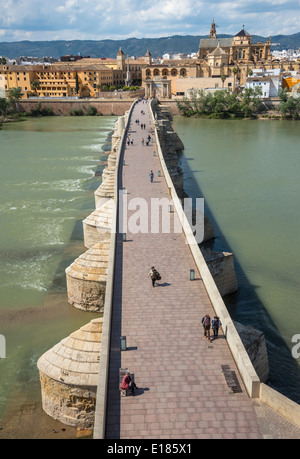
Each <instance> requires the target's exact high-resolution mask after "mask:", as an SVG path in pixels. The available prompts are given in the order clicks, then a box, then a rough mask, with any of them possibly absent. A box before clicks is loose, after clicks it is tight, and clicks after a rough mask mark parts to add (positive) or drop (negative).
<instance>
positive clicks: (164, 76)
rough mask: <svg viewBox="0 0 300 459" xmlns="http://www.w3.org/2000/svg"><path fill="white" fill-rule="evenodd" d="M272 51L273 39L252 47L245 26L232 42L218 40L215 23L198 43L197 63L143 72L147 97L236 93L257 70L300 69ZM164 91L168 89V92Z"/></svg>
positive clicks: (172, 64)
mask: <svg viewBox="0 0 300 459" xmlns="http://www.w3.org/2000/svg"><path fill="white" fill-rule="evenodd" d="M270 48H271V37H270V38H269V40H267V41H266V43H253V42H252V36H251V35H250V34H249V33H248V32H247V31H246V30H245V28H244V26H243V28H242V30H240V32H238V33H237V34H236V35H235V36H234V37H232V38H218V37H217V34H216V26H215V23H214V21H213V22H212V25H211V29H210V34H209V37H208V38H205V39H201V40H200V42H199V48H198V53H197V59H180V60H164V61H163V63H161V64H159V65H158V64H152V63H151V64H150V65H149V66H148V67H146V68H144V69H143V71H142V73H143V87H144V88H145V95H146V97H174V96H178V97H180V96H183V95H187V91H190V90H192V89H210V90H211V89H214V88H215V89H217V88H221V87H223V88H225V89H229V90H233V91H234V90H236V88H237V87H239V86H242V87H244V86H245V85H246V80H247V77H248V75H249V73H251V71H252V70H253V69H255V68H263V69H265V70H267V69H274V68H280V69H281V70H282V71H283V72H284V71H288V70H298V69H299V68H300V61H299V60H298V61H297V62H292V63H291V62H289V63H285V62H279V60H276V59H272V55H271V52H270ZM202 79H203V81H201V80H202ZM221 82H222V83H221ZM162 87H163V88H164V87H168V91H166V90H165V89H163V90H162V89H161V88H162ZM269 92H270V91H269ZM165 94H167V96H165Z"/></svg>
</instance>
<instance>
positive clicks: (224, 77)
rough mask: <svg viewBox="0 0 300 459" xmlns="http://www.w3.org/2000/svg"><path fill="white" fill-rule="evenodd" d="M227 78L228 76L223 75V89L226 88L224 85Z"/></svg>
mask: <svg viewBox="0 0 300 459" xmlns="http://www.w3.org/2000/svg"><path fill="white" fill-rule="evenodd" d="M226 78H227V76H226V75H224V74H223V75H221V80H222V85H223V86H222V87H223V88H224V83H225V80H226Z"/></svg>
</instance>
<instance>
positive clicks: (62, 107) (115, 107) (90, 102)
mask: <svg viewBox="0 0 300 459" xmlns="http://www.w3.org/2000/svg"><path fill="white" fill-rule="evenodd" d="M38 102H39V103H41V109H44V108H51V109H52V110H53V114H54V115H61V116H67V115H69V113H70V111H71V110H82V111H83V112H84V113H85V112H86V111H87V110H88V108H89V106H93V107H96V109H97V111H98V113H99V114H100V115H115V116H121V115H124V113H125V112H127V111H128V110H129V108H130V107H131V105H132V100H131V99H122V100H120V99H113V100H101V99H83V100H55V99H54V100H49V99H47V100H45V99H44V100H38V99H35V100H21V101H20V102H19V103H18V109H19V111H20V112H26V113H29V112H30V110H32V109H36V106H37V103H38Z"/></svg>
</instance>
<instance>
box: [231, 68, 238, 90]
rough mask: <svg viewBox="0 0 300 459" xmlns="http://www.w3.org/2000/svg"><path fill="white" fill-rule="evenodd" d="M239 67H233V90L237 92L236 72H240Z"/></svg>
mask: <svg viewBox="0 0 300 459" xmlns="http://www.w3.org/2000/svg"><path fill="white" fill-rule="evenodd" d="M238 71H239V70H238V68H237V67H233V69H232V73H233V78H234V80H233V92H235V80H236V74H237V73H238Z"/></svg>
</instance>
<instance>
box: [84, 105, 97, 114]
mask: <svg viewBox="0 0 300 459" xmlns="http://www.w3.org/2000/svg"><path fill="white" fill-rule="evenodd" d="M97 113H98V111H97V108H96V107H94V105H89V108H88V109H87V111H86V115H87V116H96V115H97Z"/></svg>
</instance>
